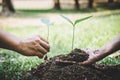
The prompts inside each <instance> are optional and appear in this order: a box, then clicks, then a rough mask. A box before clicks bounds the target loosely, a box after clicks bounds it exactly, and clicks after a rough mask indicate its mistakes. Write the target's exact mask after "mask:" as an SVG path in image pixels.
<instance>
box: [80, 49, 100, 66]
mask: <svg viewBox="0 0 120 80" xmlns="http://www.w3.org/2000/svg"><path fill="white" fill-rule="evenodd" d="M84 51H85V52H86V53H87V54H89V58H88V59H87V60H86V61H84V62H80V63H79V64H83V65H90V64H92V63H95V62H96V61H98V60H99V58H98V52H99V50H91V49H85V50H84Z"/></svg>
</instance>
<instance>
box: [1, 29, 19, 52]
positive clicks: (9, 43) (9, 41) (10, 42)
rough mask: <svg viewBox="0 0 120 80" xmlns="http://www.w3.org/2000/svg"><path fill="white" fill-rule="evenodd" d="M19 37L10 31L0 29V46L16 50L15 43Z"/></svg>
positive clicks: (17, 42) (16, 43)
mask: <svg viewBox="0 0 120 80" xmlns="http://www.w3.org/2000/svg"><path fill="white" fill-rule="evenodd" d="M19 40H20V39H19V38H17V37H16V36H14V35H11V34H10V33H7V32H4V31H2V30H0V47H1V48H5V49H10V50H14V51H17V45H18V44H19Z"/></svg>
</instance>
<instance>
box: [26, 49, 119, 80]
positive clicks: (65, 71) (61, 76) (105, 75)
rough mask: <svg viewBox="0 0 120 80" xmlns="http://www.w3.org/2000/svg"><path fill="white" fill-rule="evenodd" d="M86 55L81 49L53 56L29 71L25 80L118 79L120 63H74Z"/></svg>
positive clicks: (82, 59)
mask: <svg viewBox="0 0 120 80" xmlns="http://www.w3.org/2000/svg"><path fill="white" fill-rule="evenodd" d="M88 57H89V55H88V54H87V53H86V52H85V51H83V50H81V49H75V50H73V51H71V53H69V54H67V55H59V56H56V57H53V58H51V59H50V60H49V61H47V62H44V63H42V64H40V65H38V66H37V68H34V69H32V70H31V71H29V72H28V75H29V76H28V77H27V80H120V65H114V66H110V65H98V64H93V65H90V66H83V65H80V64H76V62H82V61H84V60H86V59H87V58H88ZM56 60H61V61H60V62H57V61H56Z"/></svg>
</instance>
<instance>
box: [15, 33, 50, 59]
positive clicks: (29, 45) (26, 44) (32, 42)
mask: <svg viewBox="0 0 120 80" xmlns="http://www.w3.org/2000/svg"><path fill="white" fill-rule="evenodd" d="M49 49H50V45H49V43H48V42H47V41H46V40H45V39H43V38H42V37H40V36H39V35H37V36H34V37H31V38H26V39H23V40H20V41H19V44H18V47H17V52H19V53H21V54H23V55H26V56H38V57H39V58H42V57H43V56H44V55H45V54H46V53H47V52H49Z"/></svg>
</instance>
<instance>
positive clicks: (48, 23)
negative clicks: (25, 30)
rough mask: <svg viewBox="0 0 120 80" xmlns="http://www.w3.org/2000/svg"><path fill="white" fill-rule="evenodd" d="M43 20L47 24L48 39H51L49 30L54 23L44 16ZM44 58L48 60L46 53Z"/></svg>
mask: <svg viewBox="0 0 120 80" xmlns="http://www.w3.org/2000/svg"><path fill="white" fill-rule="evenodd" d="M41 22H42V23H44V24H45V25H46V26H47V41H49V35H50V31H49V27H50V26H51V25H52V24H53V23H52V22H51V21H50V20H49V19H48V18H42V19H41ZM43 59H44V60H48V57H47V55H45V56H44V57H43Z"/></svg>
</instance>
